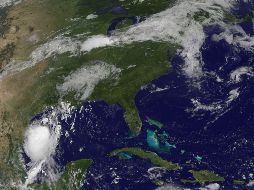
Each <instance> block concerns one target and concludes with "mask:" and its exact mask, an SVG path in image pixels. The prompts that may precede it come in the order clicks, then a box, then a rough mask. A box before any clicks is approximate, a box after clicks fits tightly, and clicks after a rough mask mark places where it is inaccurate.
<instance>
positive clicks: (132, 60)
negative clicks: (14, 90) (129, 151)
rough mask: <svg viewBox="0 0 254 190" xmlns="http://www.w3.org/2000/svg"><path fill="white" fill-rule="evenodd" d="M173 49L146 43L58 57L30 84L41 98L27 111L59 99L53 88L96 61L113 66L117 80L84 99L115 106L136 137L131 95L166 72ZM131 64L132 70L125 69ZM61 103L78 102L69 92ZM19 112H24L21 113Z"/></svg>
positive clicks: (136, 115)
mask: <svg viewBox="0 0 254 190" xmlns="http://www.w3.org/2000/svg"><path fill="white" fill-rule="evenodd" d="M176 49H177V46H175V45H172V44H167V43H160V42H151V41H148V42H136V43H133V44H130V45H125V46H124V47H121V46H119V47H107V48H100V49H94V50H93V51H91V52H90V53H88V54H86V55H83V56H81V57H71V58H70V57H68V56H67V55H65V56H64V55H62V56H59V57H58V58H57V59H54V60H52V61H51V64H50V65H49V68H54V70H53V71H52V72H51V73H49V74H46V75H45V76H43V77H41V78H40V80H39V81H38V82H37V84H36V85H34V88H35V89H34V90H33V91H34V92H38V91H39V93H40V94H41V95H39V96H38V100H37V101H36V102H35V103H34V104H32V105H31V104H30V105H29V107H30V106H31V107H30V108H29V110H30V111H31V110H33V109H36V108H37V107H38V106H43V105H52V104H56V103H57V102H58V99H59V94H58V92H57V90H56V86H57V85H60V84H61V83H62V82H63V79H64V77H65V76H67V75H68V74H70V73H71V72H72V71H75V70H76V69H78V68H80V67H82V66H83V65H86V64H89V62H91V61H94V60H100V61H103V62H106V63H108V64H113V65H115V66H116V67H117V68H120V69H121V70H122V71H121V73H120V76H119V77H118V78H117V79H116V78H109V79H106V80H103V81H101V82H100V83H99V84H97V86H96V87H95V89H94V91H93V93H92V94H91V96H90V97H89V98H88V100H91V101H93V100H95V101H98V100H103V101H105V102H107V103H108V104H115V103H119V104H120V105H121V106H122V107H123V108H124V109H125V114H124V118H125V120H126V122H127V123H128V125H129V127H130V129H131V131H132V134H133V135H137V134H138V133H139V131H140V129H141V121H140V118H139V113H138V110H137V108H136V106H135V102H134V99H135V95H136V94H137V92H138V91H139V90H140V88H141V87H142V86H144V85H146V84H148V83H149V82H151V81H152V80H154V79H156V78H158V77H160V76H161V75H163V74H165V73H167V72H168V70H169V69H170V64H169V61H170V59H171V58H172V57H173V55H174V54H175V52H176ZM130 55H131V56H130ZM131 65H135V67H132V68H129V66H131ZM64 100H65V101H69V102H72V103H73V104H77V105H78V103H77V102H81V101H80V100H79V99H77V96H76V94H75V92H71V93H69V94H68V95H67V96H65V97H64ZM25 107H26V106H25ZM25 107H23V108H21V109H25ZM36 110H37V109H36ZM22 112H23V113H26V111H25V110H22ZM35 112H36V111H35ZM35 112H33V113H35Z"/></svg>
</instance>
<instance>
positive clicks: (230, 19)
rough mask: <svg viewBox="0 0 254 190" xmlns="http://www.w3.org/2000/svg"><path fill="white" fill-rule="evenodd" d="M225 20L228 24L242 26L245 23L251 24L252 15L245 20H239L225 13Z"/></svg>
mask: <svg viewBox="0 0 254 190" xmlns="http://www.w3.org/2000/svg"><path fill="white" fill-rule="evenodd" d="M224 20H225V22H227V23H231V24H241V23H244V22H249V21H251V20H252V16H251V15H246V16H245V17H244V18H239V17H237V16H236V15H233V14H230V13H225V14H224Z"/></svg>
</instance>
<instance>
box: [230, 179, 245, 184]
mask: <svg viewBox="0 0 254 190" xmlns="http://www.w3.org/2000/svg"><path fill="white" fill-rule="evenodd" d="M245 183H246V182H245V181H243V180H233V184H234V185H244V184H245Z"/></svg>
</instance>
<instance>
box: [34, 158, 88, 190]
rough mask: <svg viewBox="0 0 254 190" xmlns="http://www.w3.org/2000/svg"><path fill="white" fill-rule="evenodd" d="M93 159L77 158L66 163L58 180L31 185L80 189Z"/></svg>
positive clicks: (42, 189) (41, 189) (52, 189)
mask: <svg viewBox="0 0 254 190" xmlns="http://www.w3.org/2000/svg"><path fill="white" fill-rule="evenodd" d="M91 164H92V161H91V160H86V159H82V160H77V161H73V162H70V163H68V164H67V165H66V167H65V170H64V173H63V174H62V176H61V177H60V179H58V181H57V182H53V183H51V184H48V183H47V184H46V183H45V184H32V185H30V187H32V188H33V189H36V190H63V189H71V190H79V189H80V187H81V186H82V185H83V182H84V179H85V175H86V171H87V169H88V168H89V167H90V166H91Z"/></svg>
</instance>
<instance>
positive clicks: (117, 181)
mask: <svg viewBox="0 0 254 190" xmlns="http://www.w3.org/2000/svg"><path fill="white" fill-rule="evenodd" d="M250 7H251V6H246V4H244V3H242V4H240V6H239V7H238V9H236V10H234V14H237V15H238V16H239V17H241V18H242V17H244V16H246V13H248V14H250V15H251V16H253V15H252V13H251V9H250ZM125 18H126V17H121V18H119V19H117V20H114V21H112V24H111V25H110V31H113V30H114V29H115V28H116V25H117V23H118V22H120V21H122V19H125ZM241 26H242V28H243V29H244V30H245V31H246V33H248V34H249V35H254V31H253V25H252V23H251V22H246V23H243V24H241ZM204 30H205V32H206V35H207V38H206V40H205V43H204V44H203V46H202V49H201V52H202V59H203V61H204V65H203V73H204V75H203V76H202V77H201V78H199V79H190V78H188V77H186V75H185V74H184V73H183V70H182V67H183V65H184V64H185V63H184V61H183V59H182V58H181V57H180V56H178V55H176V56H175V57H174V58H173V59H172V60H171V63H172V65H173V68H172V69H171V70H170V71H169V72H168V73H167V74H166V75H164V76H161V77H160V78H158V79H156V80H154V81H152V82H151V83H150V84H148V85H147V87H146V88H144V89H142V90H140V91H139V92H138V93H137V95H136V98H135V103H136V106H137V108H138V110H139V114H140V117H141V120H142V123H143V126H142V131H141V133H140V135H139V136H138V137H135V138H134V137H132V136H131V134H130V131H129V129H128V126H127V124H126V122H125V121H124V117H123V114H124V110H123V109H122V108H121V106H120V105H118V104H115V105H107V104H106V103H105V102H102V101H100V102H84V103H83V106H82V108H78V109H76V110H74V111H73V113H72V116H71V117H69V118H68V120H62V121H61V126H62V132H63V135H62V136H61V137H60V140H59V145H58V147H57V153H56V156H55V160H56V162H57V163H58V165H59V166H61V167H62V168H63V167H64V166H65V165H66V164H67V163H68V162H70V161H74V160H78V159H84V158H91V159H93V164H92V166H91V167H90V168H89V170H88V173H87V176H86V181H85V182H84V186H83V187H82V189H91V190H92V189H103V190H106V189H114V190H115V189H116V190H118V189H119V190H123V189H126V190H127V189H128V190H129V189H133V190H136V189H137V190H149V189H155V188H156V185H155V184H154V183H153V182H152V181H151V180H150V179H149V174H148V173H147V170H148V169H149V168H151V167H153V166H152V165H151V163H150V162H149V161H146V160H142V159H140V158H137V157H132V158H131V159H119V158H118V157H108V153H109V152H111V151H112V150H114V149H117V148H123V147H139V148H142V149H144V150H148V151H154V152H156V153H157V154H158V155H160V156H161V157H162V158H164V159H167V160H169V161H172V162H175V163H179V164H180V165H181V166H182V168H183V169H182V170H180V171H177V172H165V171H164V172H162V173H161V176H160V177H159V179H160V180H163V181H165V182H168V183H171V182H174V183H176V184H178V185H183V186H185V187H190V188H195V187H198V185H197V184H181V182H180V179H192V178H191V177H192V176H191V174H190V173H189V172H188V171H189V170H210V171H213V172H215V173H216V174H219V175H220V176H223V177H224V178H225V182H223V183H221V187H222V189H226V190H231V189H248V187H245V186H233V185H232V181H233V180H234V179H236V180H238V179H244V180H246V181H249V180H251V179H252V177H251V176H249V174H251V173H253V174H254V136H253V134H254V98H253V94H254V80H253V78H251V77H250V76H246V75H244V76H242V80H241V82H239V83H233V82H230V73H231V72H232V71H234V70H235V69H237V68H239V67H243V66H248V67H252V68H253V63H254V62H253V60H254V55H253V53H251V52H248V51H246V50H244V49H241V48H239V47H238V48H236V47H234V46H232V45H229V44H228V43H227V42H226V41H224V40H221V41H219V42H215V41H213V40H212V35H213V34H218V33H220V32H221V31H222V29H221V28H220V27H218V26H209V27H206V28H205V29H204ZM234 35H238V34H234ZM218 79H220V80H218ZM196 84H198V85H196ZM156 89H157V90H156ZM158 89H163V90H158ZM236 89H237V91H238V92H239V96H238V98H236V99H234V100H233V101H232V102H231V103H228V99H229V97H230V92H231V91H232V90H236ZM193 100H198V102H201V103H202V104H203V105H221V106H222V108H221V109H214V110H211V109H210V110H205V109H200V110H195V105H194V104H193ZM40 117H41V115H38V116H36V117H35V118H34V120H36V119H40ZM147 118H152V119H154V120H156V121H159V122H160V123H161V124H163V127H162V128H158V127H156V126H155V125H150V124H149V123H148V122H147ZM73 123H74V130H73V128H72V124H73ZM148 131H150V132H151V131H153V132H154V134H156V135H157V138H158V139H157V140H158V142H159V143H160V145H159V146H160V149H156V148H155V146H153V147H152V146H149V142H148V141H147V140H148V139H149V138H147V135H148ZM66 132H68V135H67V136H66V135H65V134H66ZM167 143H168V144H170V145H172V146H175V147H174V148H171V149H170V151H161V150H164V149H163V147H165V145H166V144H167ZM156 146H157V145H156ZM158 150H160V151H158ZM26 161H27V162H28V161H29V159H28V158H26ZM150 177H151V176H150ZM249 189H250V188H249Z"/></svg>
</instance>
